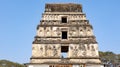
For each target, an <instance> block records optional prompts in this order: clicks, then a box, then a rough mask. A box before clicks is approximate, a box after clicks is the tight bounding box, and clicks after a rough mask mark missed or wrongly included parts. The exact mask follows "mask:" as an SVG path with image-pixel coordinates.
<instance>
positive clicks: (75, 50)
mask: <svg viewBox="0 0 120 67" xmlns="http://www.w3.org/2000/svg"><path fill="white" fill-rule="evenodd" d="M73 56H74V57H77V56H78V48H77V46H75V47H74V49H73Z"/></svg>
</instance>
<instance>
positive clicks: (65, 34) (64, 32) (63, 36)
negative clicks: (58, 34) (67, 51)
mask: <svg viewBox="0 0 120 67" xmlns="http://www.w3.org/2000/svg"><path fill="white" fill-rule="evenodd" d="M62 39H67V31H62Z"/></svg>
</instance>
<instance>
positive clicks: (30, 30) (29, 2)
mask: <svg viewBox="0 0 120 67" xmlns="http://www.w3.org/2000/svg"><path fill="white" fill-rule="evenodd" d="M71 2H72V3H78V4H82V7H83V12H84V13H86V16H87V19H88V20H89V21H90V23H91V24H92V26H93V28H94V29H93V31H94V34H95V36H96V39H97V42H98V44H99V50H100V51H112V52H114V53H117V54H118V53H120V0H0V59H7V60H11V61H14V62H18V63H27V62H29V60H30V59H29V58H30V57H31V51H32V50H31V48H32V42H33V40H34V36H35V35H36V27H37V25H38V24H39V21H40V19H41V15H42V13H43V12H44V6H45V3H71Z"/></svg>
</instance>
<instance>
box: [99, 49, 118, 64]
mask: <svg viewBox="0 0 120 67" xmlns="http://www.w3.org/2000/svg"><path fill="white" fill-rule="evenodd" d="M99 55H100V59H101V61H102V63H108V64H109V63H113V64H114V63H120V54H115V53H113V52H111V51H106V52H102V51H99Z"/></svg>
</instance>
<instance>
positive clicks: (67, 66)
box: [49, 64, 72, 67]
mask: <svg viewBox="0 0 120 67" xmlns="http://www.w3.org/2000/svg"><path fill="white" fill-rule="evenodd" d="M49 67H72V65H68V64H66V65H59V64H58V65H57V64H56V65H50V66H49Z"/></svg>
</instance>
